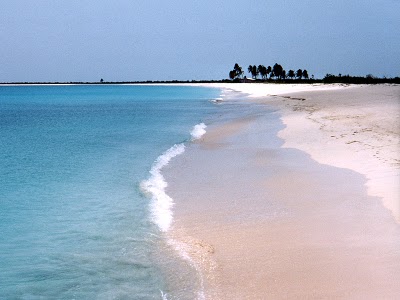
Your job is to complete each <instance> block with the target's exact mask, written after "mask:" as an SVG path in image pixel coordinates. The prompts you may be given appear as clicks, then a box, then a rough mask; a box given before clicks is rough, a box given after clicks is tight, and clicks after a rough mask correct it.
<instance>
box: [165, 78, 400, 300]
mask: <svg viewBox="0 0 400 300" xmlns="http://www.w3.org/2000/svg"><path fill="white" fill-rule="evenodd" d="M252 85H253V84H252ZM230 86H231V85H230ZM208 87H210V86H208ZM213 87H216V86H215V85H213ZM217 88H221V87H220V86H217ZM311 88H313V89H315V86H314V87H311ZM317 89H318V88H317ZM233 90H234V91H235V93H234V94H236V95H239V92H247V94H248V96H247V97H246V99H247V100H246V101H249V100H250V102H251V103H253V104H255V105H259V108H260V107H262V106H265V105H267V107H269V108H273V109H275V110H276V111H275V112H273V111H272V112H271V111H270V112H267V111H265V112H261V113H259V114H256V115H252V116H241V117H239V118H236V119H233V120H231V121H229V122H225V123H224V124H214V125H213V126H210V128H208V130H207V133H206V134H205V135H204V136H203V138H202V139H201V140H200V141H197V142H195V143H194V144H192V145H190V147H188V149H187V151H186V152H185V153H184V154H183V155H181V156H179V157H178V158H177V160H176V161H174V163H173V164H172V166H168V167H167V168H166V170H165V176H166V178H167V181H168V183H169V185H170V186H169V187H168V190H167V193H168V195H171V197H172V198H173V199H174V201H175V203H176V206H175V218H174V223H173V227H172V229H171V232H169V233H168V234H169V236H170V237H172V238H173V239H174V240H178V241H179V242H180V243H182V244H183V245H185V247H186V249H189V250H187V251H186V252H187V254H188V255H189V256H190V257H191V259H192V260H193V261H194V262H195V263H196V264H197V268H198V269H200V270H202V271H201V273H202V275H201V276H202V277H203V278H204V281H205V283H204V286H205V298H206V299H263V297H265V295H270V297H271V298H274V299H275V298H296V297H310V298H318V297H351V296H353V297H366V296H369V297H371V296H376V297H378V296H380V297H383V298H385V297H395V296H399V291H398V289H396V288H395V287H396V286H397V284H396V282H398V280H400V239H399V237H400V234H399V233H400V231H399V230H400V228H399V225H398V223H395V222H394V219H393V217H392V216H391V215H390V213H389V212H388V210H387V209H385V208H384V207H383V205H382V202H381V200H380V199H379V198H377V197H372V196H371V193H370V190H368V193H369V194H368V195H367V192H366V189H365V185H366V183H367V180H366V179H365V177H363V176H362V175H360V174H362V173H360V172H357V173H356V172H354V171H351V170H350V168H347V169H346V168H345V169H343V168H337V167H335V166H329V164H327V163H325V164H320V162H321V161H319V160H318V159H315V157H314V156H315V155H313V153H310V152H311V150H309V149H301V146H302V145H301V144H300V143H299V137H300V141H301V137H303V138H304V134H303V135H302V134H300V133H299V132H298V131H297V132H296V131H293V130H294V129H295V128H296V127H297V128H299V130H300V129H301V130H305V132H307V135H310V136H312V137H313V138H315V140H314V144H317V145H319V151H322V150H324V151H325V150H326V146H327V145H328V146H329V145H330V144H329V143H328V144H327V143H325V140H324V139H323V138H321V137H320V136H319V135H315V132H319V131H321V130H320V129H319V127H317V128H314V127H311V128H310V126H307V123H308V122H311V123H312V122H314V121H311V120H309V119H307V118H305V117H304V115H303V113H304V111H302V110H301V109H303V106H304V107H305V108H308V106H306V103H308V102H311V101H309V99H311V98H310V97H311V96H310V95H309V94H307V93H328V94H329V93H332V94H337V93H338V92H339V93H340V91H349V90H353V91H354V89H351V88H343V87H337V86H334V87H332V86H331V87H330V91H329V90H328V91H327V90H325V91H322V92H321V91H315V92H310V91H305V90H300V91H299V90H296V87H294V88H293V89H292V90H288V89H287V87H286V90H285V89H281V90H274V91H273V92H271V91H268V92H267V94H262V93H265V91H261V90H258V91H254V93H253V94H250V93H249V92H251V89H248V88H247V87H246V88H241V89H240V90H239V88H236V89H233ZM229 91H232V89H229V90H228V92H227V94H230V92H229ZM296 92H297V94H295V93H296ZM301 93H306V95H305V96H306V97H304V99H307V100H302V99H303V97H302V94H301ZM240 95H243V94H240ZM249 95H250V96H249ZM268 95H269V96H268ZM271 95H274V96H271ZM275 95H276V96H275ZM277 95H281V96H279V97H278V96H277ZM260 96H261V98H260ZM262 96H264V97H262ZM265 96H267V97H265ZM320 96H321V94H319V95H318V97H320ZM329 96H330V97H332V95H329ZM227 97H228V98H229V97H230V95H227ZM234 97H235V96H234ZM228 101H230V100H228ZM233 101H234V100H233ZM287 102H289V103H287ZM292 102H294V103H295V104H293V103H292ZM299 103H300V104H299ZM222 105H224V104H222ZM305 108H304V109H305ZM313 111H314V110H313ZM263 115H264V116H267V115H269V116H270V117H271V118H273V119H274V120H275V121H274V120H272V121H271V120H270V121H268V120H267V121H266V120H265V118H264V117H263ZM294 115H297V118H295V117H294ZM276 119H280V120H281V121H280V122H282V123H281V125H279V124H278V123H277V121H276ZM294 121H296V122H294ZM299 122H300V123H299ZM299 124H300V125H301V126H299ZM312 124H313V123H312ZM284 126H286V128H284ZM336 127H337V126H336ZM350 127H351V126H350ZM265 130H267V131H270V132H269V133H266V131H265ZM340 130H342V129H340ZM291 131H292V132H291ZM294 132H295V133H294ZM321 134H322V135H324V134H325V135H326V133H325V132H323V133H321ZM307 135H306V136H307ZM274 136H275V138H274ZM278 137H279V138H278ZM296 137H297V139H296ZM282 138H283V139H282ZM260 139H262V141H261V142H260ZM311 140H312V139H311ZM295 142H297V143H298V144H296V143H295ZM307 142H308V140H307ZM336 142H337V141H336ZM339 142H340V141H339ZM289 143H291V144H289ZM305 144H306V145H308V144H307V143H305ZM345 145H349V144H345ZM350 145H351V144H350ZM296 148H297V149H300V150H301V151H300V150H297V149H296ZM307 150H308V151H307ZM340 150H341V151H344V150H342V149H340ZM303 151H304V152H303ZM353 151H354V150H353ZM307 153H308V154H307ZM310 155H311V156H310ZM335 158H336V159H338V157H335ZM397 170H398V169H397ZM397 173H398V172H397ZM370 181H371V180H370ZM387 184H388V183H386V185H387ZM288 187H289V188H288ZM397 187H398V186H397ZM310 197H311V198H310ZM294 199H297V200H299V201H295V200H294ZM328 232H329V234H328V235H327V233H328ZM371 266H372V268H373V270H374V271H373V273H371V272H372V269H371ZM267 270H268V272H267ZM322 270H323V271H322ZM304 272H306V273H304ZM349 274H350V275H349ZM349 276H350V277H349Z"/></svg>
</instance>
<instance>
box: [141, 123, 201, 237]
mask: <svg viewBox="0 0 400 300" xmlns="http://www.w3.org/2000/svg"><path fill="white" fill-rule="evenodd" d="M206 127H207V126H206V125H205V124H204V123H200V124H197V125H195V126H194V127H193V129H192V131H191V133H190V134H191V136H192V141H194V140H196V139H199V138H201V137H202V136H203V135H204V134H205V133H206V130H205V128H206ZM184 151H185V145H184V144H183V143H181V144H176V145H174V146H172V147H171V148H169V149H168V150H167V151H165V152H164V153H163V154H161V155H160V156H159V157H158V158H157V159H156V161H155V162H154V164H153V166H152V167H151V170H150V175H151V176H150V178H149V179H147V180H144V181H142V182H141V183H140V188H141V190H142V191H143V192H144V193H145V194H148V195H150V196H151V199H152V202H151V204H150V210H151V214H152V220H153V222H154V223H155V224H156V225H157V226H158V227H159V228H160V230H161V231H163V232H166V231H168V229H169V228H170V226H171V223H172V217H173V212H172V207H173V205H174V202H173V199H172V198H171V197H170V196H168V195H167V194H166V192H165V189H166V188H167V186H168V183H167V182H166V181H165V179H164V176H163V175H162V174H161V170H162V168H164V167H165V166H166V165H168V163H169V162H170V160H171V159H172V158H174V157H175V156H178V155H180V154H182V153H183V152H184Z"/></svg>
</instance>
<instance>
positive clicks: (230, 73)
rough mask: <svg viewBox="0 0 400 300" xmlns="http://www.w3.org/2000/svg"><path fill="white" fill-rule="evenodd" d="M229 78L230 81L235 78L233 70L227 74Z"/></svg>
mask: <svg viewBox="0 0 400 300" xmlns="http://www.w3.org/2000/svg"><path fill="white" fill-rule="evenodd" d="M229 78H230V79H232V80H234V79H235V78H236V71H235V70H232V71H230V72H229Z"/></svg>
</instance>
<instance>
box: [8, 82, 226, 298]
mask: <svg viewBox="0 0 400 300" xmlns="http://www.w3.org/2000/svg"><path fill="white" fill-rule="evenodd" d="M219 93H220V91H218V90H215V89H206V88H201V87H188V86H186V87H179V86H122V85H119V86H118V85H95V86H85V85H82V86H79V85H78V86H1V87H0V183H1V184H0V232H1V235H0V264H1V265H0V267H1V272H0V298H2V299H55V298H57V299H161V298H162V296H161V291H163V292H165V293H169V294H173V293H174V291H171V290H169V288H168V278H167V277H166V276H165V270H164V271H163V272H161V271H160V266H159V265H158V264H157V261H158V260H157V259H156V260H154V259H153V257H154V253H159V252H157V251H159V250H158V249H157V247H158V245H159V240H160V239H162V230H161V229H160V226H157V225H159V224H157V222H155V218H154V211H152V210H154V207H153V208H152V205H153V206H154V203H153V204H152V203H151V199H149V198H148V197H145V196H144V195H143V193H142V191H141V187H140V183H141V182H143V180H145V179H146V178H148V177H149V176H150V173H149V171H150V170H152V167H153V169H154V165H155V163H154V161H155V160H156V159H157V157H160V155H161V154H163V153H164V152H165V151H166V150H168V149H170V148H171V146H173V145H174V144H177V145H179V144H180V143H183V142H186V143H187V142H189V141H190V139H191V138H192V137H191V135H190V132H191V131H192V129H193V126H194V125H196V124H200V123H202V122H204V123H206V124H207V121H208V120H210V119H211V118H212V116H214V115H215V114H216V112H217V111H218V106H216V105H214V104H212V103H211V102H210V101H209V100H210V99H213V98H216V97H218V96H219ZM200 129H201V128H200ZM172 265H173V263H172Z"/></svg>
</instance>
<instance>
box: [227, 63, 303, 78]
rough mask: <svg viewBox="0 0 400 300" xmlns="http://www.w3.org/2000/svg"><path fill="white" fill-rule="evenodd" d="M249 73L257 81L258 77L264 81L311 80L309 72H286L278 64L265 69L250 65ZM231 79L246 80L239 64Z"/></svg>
mask: <svg viewBox="0 0 400 300" xmlns="http://www.w3.org/2000/svg"><path fill="white" fill-rule="evenodd" d="M247 72H248V73H249V74H251V77H252V78H253V79H255V80H256V79H258V76H260V77H261V79H262V80H267V79H269V80H272V79H275V80H285V79H287V78H290V79H292V80H293V79H295V78H296V79H299V80H300V79H302V78H304V79H309V75H308V71H307V70H302V69H298V70H297V71H294V70H289V71H287V72H286V70H285V69H284V68H283V67H282V65H280V64H278V63H276V64H275V65H273V67H271V66H268V67H265V66H264V65H258V66H256V65H249V66H248V68H247ZM229 78H230V79H231V80H240V79H244V78H246V76H244V71H243V69H242V67H241V66H239V64H237V63H236V64H235V66H234V67H233V70H231V71H230V72H229Z"/></svg>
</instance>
